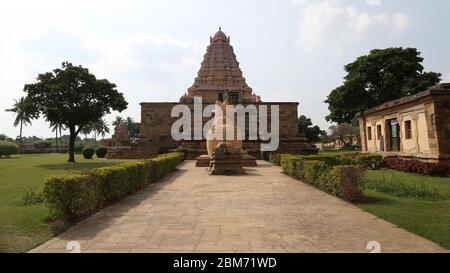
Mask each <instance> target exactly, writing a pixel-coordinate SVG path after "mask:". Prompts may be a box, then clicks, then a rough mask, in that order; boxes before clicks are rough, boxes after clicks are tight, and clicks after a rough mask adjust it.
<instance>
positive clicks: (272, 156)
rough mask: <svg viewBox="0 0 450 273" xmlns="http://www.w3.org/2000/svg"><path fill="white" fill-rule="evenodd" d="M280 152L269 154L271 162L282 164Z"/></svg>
mask: <svg viewBox="0 0 450 273" xmlns="http://www.w3.org/2000/svg"><path fill="white" fill-rule="evenodd" d="M280 160H281V158H280V154H276V153H270V154H269V162H270V163H272V164H275V165H278V166H280Z"/></svg>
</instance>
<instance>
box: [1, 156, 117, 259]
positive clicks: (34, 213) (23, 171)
mask: <svg viewBox="0 0 450 273" xmlns="http://www.w3.org/2000/svg"><path fill="white" fill-rule="evenodd" d="M67 158H68V155H67V154H37V155H16V156H13V157H11V158H10V159H0V252H24V251H27V250H29V249H31V248H33V247H35V246H37V245H39V244H41V243H42V242H44V241H46V240H48V239H50V238H52V237H53V236H54V235H56V234H58V233H60V232H61V231H63V230H64V229H65V228H67V226H66V225H65V224H64V223H55V222H48V221H47V216H48V210H47V208H46V207H45V205H44V204H43V203H39V204H35V205H29V206H23V205H22V204H21V201H22V198H23V196H25V194H26V193H27V192H29V191H30V189H33V191H34V192H37V193H40V192H41V191H42V186H43V180H44V178H45V177H47V176H49V175H53V174H61V173H66V172H70V171H82V170H88V169H92V168H97V167H102V166H109V165H114V164H116V163H118V162H122V161H123V160H107V159H93V160H86V159H84V158H83V157H82V156H81V155H77V156H76V160H77V163H68V162H66V161H67Z"/></svg>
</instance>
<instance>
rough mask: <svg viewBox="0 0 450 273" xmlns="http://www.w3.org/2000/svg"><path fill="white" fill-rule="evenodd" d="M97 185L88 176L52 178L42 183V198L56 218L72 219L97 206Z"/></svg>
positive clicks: (77, 175) (72, 175) (69, 175)
mask: <svg viewBox="0 0 450 273" xmlns="http://www.w3.org/2000/svg"><path fill="white" fill-rule="evenodd" d="M98 193H99V192H98V187H97V183H95V181H93V179H92V177H91V176H90V175H89V174H66V175H59V176H52V177H49V178H47V179H45V181H44V190H43V196H44V200H45V202H46V203H47V205H48V206H49V208H50V209H51V210H52V211H53V212H55V213H56V214H57V215H58V216H60V217H64V218H74V217H77V216H81V215H84V214H87V213H90V212H92V211H93V210H94V209H95V208H97V207H98V206H99V198H98Z"/></svg>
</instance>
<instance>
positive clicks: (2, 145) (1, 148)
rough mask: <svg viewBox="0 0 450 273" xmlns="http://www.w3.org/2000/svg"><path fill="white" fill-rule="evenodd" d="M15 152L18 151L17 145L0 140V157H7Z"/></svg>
mask: <svg viewBox="0 0 450 273" xmlns="http://www.w3.org/2000/svg"><path fill="white" fill-rule="evenodd" d="M17 153H19V147H17V145H16V144H15V143H14V142H9V141H0V158H1V157H2V156H5V157H7V158H8V157H10V156H11V155H13V154H17Z"/></svg>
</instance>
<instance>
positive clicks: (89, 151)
mask: <svg viewBox="0 0 450 273" xmlns="http://www.w3.org/2000/svg"><path fill="white" fill-rule="evenodd" d="M94 154H95V149H94V148H92V147H87V148H84V149H83V157H84V158H85V159H92V157H93V156H94Z"/></svg>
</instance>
